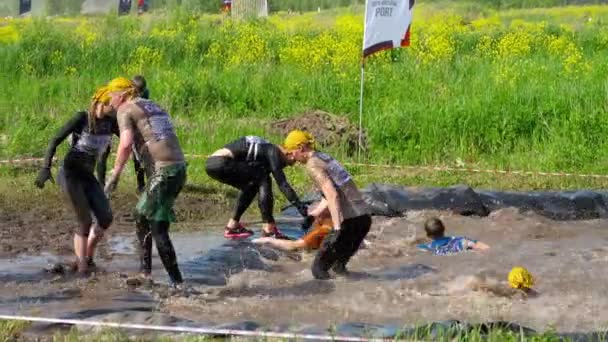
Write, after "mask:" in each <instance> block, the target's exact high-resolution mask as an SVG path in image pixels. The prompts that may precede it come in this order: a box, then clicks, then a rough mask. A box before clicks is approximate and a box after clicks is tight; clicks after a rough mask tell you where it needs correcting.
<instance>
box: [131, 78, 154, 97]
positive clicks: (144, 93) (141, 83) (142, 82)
mask: <svg viewBox="0 0 608 342" xmlns="http://www.w3.org/2000/svg"><path fill="white" fill-rule="evenodd" d="M131 81H133V84H134V85H135V89H136V90H137V95H138V96H140V97H142V98H144V99H148V98H149V97H150V92H149V91H148V87H147V84H146V79H145V78H144V77H143V76H142V75H135V76H133V79H132V80H131Z"/></svg>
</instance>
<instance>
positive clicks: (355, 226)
mask: <svg viewBox="0 0 608 342" xmlns="http://www.w3.org/2000/svg"><path fill="white" fill-rule="evenodd" d="M370 226H371V217H369V216H362V217H359V218H357V219H356V220H354V221H352V222H350V223H347V224H346V225H345V227H343V231H341V232H340V233H341V236H340V237H339V239H338V240H337V241H338V243H337V246H336V251H337V257H336V263H335V264H334V265H333V267H332V270H333V271H334V272H335V273H336V274H340V275H345V274H347V273H348V269H347V268H346V264H348V262H349V261H350V259H351V258H352V257H353V255H355V253H357V251H358V250H359V247H360V246H361V243H362V242H363V239H364V238H365V236H367V233H368V232H369V229H370Z"/></svg>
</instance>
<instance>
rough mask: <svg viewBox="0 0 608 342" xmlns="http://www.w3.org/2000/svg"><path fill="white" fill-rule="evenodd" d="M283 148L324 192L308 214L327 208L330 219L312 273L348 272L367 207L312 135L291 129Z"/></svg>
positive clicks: (364, 230) (362, 233)
mask: <svg viewBox="0 0 608 342" xmlns="http://www.w3.org/2000/svg"><path fill="white" fill-rule="evenodd" d="M283 147H284V148H285V149H286V151H288V154H289V157H290V158H292V159H293V160H295V161H297V162H299V163H301V164H304V165H305V166H306V170H307V171H308V174H309V175H310V177H311V179H312V180H313V182H314V183H315V185H316V186H317V187H318V188H319V189H320V190H321V192H322V194H323V200H322V201H321V204H320V205H318V206H317V207H316V208H315V209H314V210H311V211H310V212H309V213H308V214H309V215H310V216H314V217H316V216H319V215H320V214H321V213H322V212H323V211H324V210H325V209H329V212H330V215H331V219H332V224H333V227H332V228H333V229H332V231H331V232H330V233H329V235H328V236H327V237H325V238H324V239H323V243H322V244H321V247H320V248H319V252H318V253H317V255H316V257H315V261H314V262H313V265H312V274H313V276H314V277H315V278H317V279H329V278H330V275H329V272H328V271H329V270H330V269H332V270H333V271H334V272H335V273H337V274H347V273H348V271H347V269H346V265H347V263H348V262H349V261H350V259H351V258H352V257H353V255H355V253H356V252H357V250H358V249H359V247H360V246H361V244H362V243H363V240H364V238H365V236H366V235H367V233H368V232H369V229H370V227H371V224H372V218H371V215H370V210H369V207H368V206H367V204H366V202H365V201H364V200H363V196H362V194H361V192H360V191H359V189H358V188H357V185H356V184H355V182H354V180H353V178H352V176H351V175H350V174H349V173H348V171H346V169H344V167H343V166H342V165H340V163H338V161H336V160H335V159H334V158H332V157H331V156H329V155H328V154H326V153H322V152H320V151H317V150H316V148H315V140H314V137H313V136H312V135H311V134H309V133H307V132H304V131H299V130H294V131H292V132H290V133H289V134H288V135H287V137H286V138H285V143H284V144H283Z"/></svg>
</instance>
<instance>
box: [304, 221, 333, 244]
mask: <svg viewBox="0 0 608 342" xmlns="http://www.w3.org/2000/svg"><path fill="white" fill-rule="evenodd" d="M332 225H333V223H332V221H331V217H323V218H321V219H320V220H316V221H315V223H314V225H313V227H312V229H311V230H310V231H309V232H308V233H307V234H306V235H304V236H303V237H302V240H304V243H305V244H306V248H307V249H318V248H319V247H321V243H323V239H325V237H326V236H327V235H328V234H329V233H330V232H331V230H332Z"/></svg>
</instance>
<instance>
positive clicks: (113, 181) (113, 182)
mask: <svg viewBox="0 0 608 342" xmlns="http://www.w3.org/2000/svg"><path fill="white" fill-rule="evenodd" d="M118 179H119V176H118V175H117V174H116V173H115V172H114V171H112V174H111V175H110V178H109V179H108V181H107V182H106V186H105V187H104V188H103V192H104V193H105V194H106V197H108V198H110V195H111V194H112V193H113V192H114V190H116V186H117V185H118Z"/></svg>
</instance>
